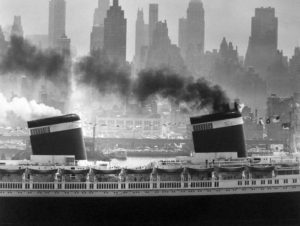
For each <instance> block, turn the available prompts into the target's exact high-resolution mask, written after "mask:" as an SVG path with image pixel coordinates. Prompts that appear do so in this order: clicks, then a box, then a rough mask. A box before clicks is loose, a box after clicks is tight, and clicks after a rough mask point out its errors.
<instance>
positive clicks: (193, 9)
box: [179, 0, 205, 73]
mask: <svg viewBox="0 0 300 226" xmlns="http://www.w3.org/2000/svg"><path fill="white" fill-rule="evenodd" d="M204 36H205V20H204V8H203V3H202V2H201V0H191V1H190V3H189V6H188V9H187V18H186V19H184V18H182V19H179V47H180V50H181V54H182V56H183V58H184V60H185V62H186V64H187V66H188V68H189V69H190V71H191V72H193V73H198V72H199V65H200V61H201V58H202V57H203V54H204V39H205V37H204Z"/></svg>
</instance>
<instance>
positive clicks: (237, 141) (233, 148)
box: [190, 110, 246, 160]
mask: <svg viewBox="0 0 300 226" xmlns="http://www.w3.org/2000/svg"><path fill="white" fill-rule="evenodd" d="M190 121H191V124H192V127H193V132H192V134H193V142H194V148H195V155H196V156H198V157H200V158H201V159H206V160H212V159H216V158H237V157H246V146H245V138H244V131H243V119H242V115H241V113H240V112H238V111H236V110H233V111H229V112H225V113H217V114H210V115H204V116H200V117H192V118H191V119H190Z"/></svg>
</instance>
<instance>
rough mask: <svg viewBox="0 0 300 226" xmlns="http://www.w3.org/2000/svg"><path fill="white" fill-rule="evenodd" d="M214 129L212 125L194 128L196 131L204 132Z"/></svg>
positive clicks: (205, 124)
mask: <svg viewBox="0 0 300 226" xmlns="http://www.w3.org/2000/svg"><path fill="white" fill-rule="evenodd" d="M212 128H213V124H212V123H203V124H200V125H195V126H194V131H204V130H209V129H212Z"/></svg>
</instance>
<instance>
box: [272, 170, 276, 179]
mask: <svg viewBox="0 0 300 226" xmlns="http://www.w3.org/2000/svg"><path fill="white" fill-rule="evenodd" d="M275 177H276V174H275V170H272V178H275Z"/></svg>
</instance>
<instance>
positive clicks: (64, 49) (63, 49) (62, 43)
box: [56, 35, 71, 57]
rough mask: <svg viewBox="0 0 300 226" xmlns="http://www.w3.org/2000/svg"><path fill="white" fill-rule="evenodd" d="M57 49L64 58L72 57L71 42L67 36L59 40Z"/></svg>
mask: <svg viewBox="0 0 300 226" xmlns="http://www.w3.org/2000/svg"><path fill="white" fill-rule="evenodd" d="M56 49H57V50H58V51H59V53H60V54H62V55H63V56H66V57H68V56H70V54H71V40H70V39H69V38H68V37H67V36H66V35H63V36H61V37H60V38H59V39H57V46H56Z"/></svg>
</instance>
